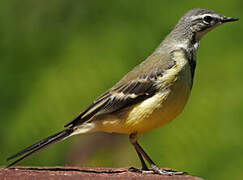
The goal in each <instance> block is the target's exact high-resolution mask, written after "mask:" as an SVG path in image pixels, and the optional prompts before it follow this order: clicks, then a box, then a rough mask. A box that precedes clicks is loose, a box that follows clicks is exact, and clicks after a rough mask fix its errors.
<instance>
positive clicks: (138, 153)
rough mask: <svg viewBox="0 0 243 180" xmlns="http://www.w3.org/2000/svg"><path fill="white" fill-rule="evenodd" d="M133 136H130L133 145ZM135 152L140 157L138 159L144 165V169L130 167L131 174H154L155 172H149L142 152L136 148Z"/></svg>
mask: <svg viewBox="0 0 243 180" xmlns="http://www.w3.org/2000/svg"><path fill="white" fill-rule="evenodd" d="M133 136H134V135H133V134H131V135H130V136H129V139H130V142H131V144H133V138H134V137H133ZM135 150H136V152H137V155H138V157H139V159H140V162H141V164H142V169H137V168H135V167H130V168H129V171H131V172H141V173H151V172H153V171H151V170H149V168H148V167H147V165H146V163H145V161H144V159H143V156H142V155H141V154H140V152H139V151H138V150H137V149H136V148H135Z"/></svg>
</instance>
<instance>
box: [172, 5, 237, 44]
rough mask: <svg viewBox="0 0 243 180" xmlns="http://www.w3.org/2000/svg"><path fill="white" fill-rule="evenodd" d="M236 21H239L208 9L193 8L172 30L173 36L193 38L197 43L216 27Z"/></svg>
mask: <svg viewBox="0 0 243 180" xmlns="http://www.w3.org/2000/svg"><path fill="white" fill-rule="evenodd" d="M237 20H239V19H238V18H234V17H227V16H224V15H222V14H219V13H216V12H214V11H212V10H209V9H203V8H195V9H191V10H189V11H188V12H187V13H185V14H184V16H182V18H181V19H180V20H179V22H178V23H177V25H176V26H175V28H174V31H173V36H174V37H177V38H179V37H182V38H185V39H188V38H191V37H193V38H194V39H195V40H196V41H197V42H198V41H199V40H200V39H201V38H202V37H203V35H205V34H206V33H207V32H209V31H210V30H212V29H213V28H215V27H217V26H218V25H220V24H224V23H226V22H232V21H237ZM188 36H190V37H188Z"/></svg>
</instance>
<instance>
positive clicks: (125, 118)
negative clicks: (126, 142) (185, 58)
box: [96, 68, 191, 134]
mask: <svg viewBox="0 0 243 180" xmlns="http://www.w3.org/2000/svg"><path fill="white" fill-rule="evenodd" d="M190 89H191V74H190V69H189V68H184V69H183V71H181V72H180V73H179V74H178V76H177V77H176V80H175V81H174V82H173V83H172V85H171V86H170V87H168V88H167V89H161V91H160V92H158V93H156V94H155V95H154V96H152V97H150V98H148V99H146V100H145V101H143V102H141V103H139V104H136V105H134V106H132V107H129V108H127V109H124V110H122V111H121V112H119V113H116V114H113V115H107V116H104V117H102V119H97V120H96V125H97V126H98V129H99V130H101V131H105V132H116V133H126V134H131V133H138V134H141V133H144V132H147V131H150V130H152V129H155V128H158V127H160V126H162V125H164V124H166V123H168V122H170V121H171V120H173V119H174V118H175V117H176V116H177V115H178V114H179V113H180V112H181V111H182V110H183V108H184V106H185V104H186V102H187V100H188V97H189V95H190Z"/></svg>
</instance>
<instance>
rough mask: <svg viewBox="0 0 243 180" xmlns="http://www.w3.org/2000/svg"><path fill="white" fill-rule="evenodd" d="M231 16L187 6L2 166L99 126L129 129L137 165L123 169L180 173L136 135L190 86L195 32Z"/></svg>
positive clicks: (168, 113)
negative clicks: (73, 111)
mask: <svg viewBox="0 0 243 180" xmlns="http://www.w3.org/2000/svg"><path fill="white" fill-rule="evenodd" d="M237 20H239V19H238V18H234V17H228V16H224V15H222V14H219V13H217V12H215V11H213V10H209V9H205V8H194V9H191V10H189V11H188V12H186V13H185V14H184V15H183V16H182V17H181V18H180V20H179V21H178V23H177V24H176V25H175V27H174V28H173V29H172V31H171V32H170V33H169V34H168V35H167V36H166V37H165V38H164V40H163V41H162V42H161V43H160V44H159V46H158V47H157V48H156V49H155V50H154V52H153V53H152V54H151V55H150V56H149V57H148V58H146V59H145V60H144V61H143V62H141V63H140V64H139V65H137V66H136V67H134V68H133V69H132V70H131V71H130V72H128V73H127V74H126V75H125V76H124V77H123V78H122V79H121V80H120V81H118V82H117V83H116V84H115V85H114V86H113V87H111V88H110V89H109V90H107V91H106V92H104V93H103V94H102V95H101V96H99V97H98V98H97V99H95V100H94V101H93V102H92V103H91V104H90V105H89V106H87V107H86V108H85V109H84V110H83V111H81V113H80V114H78V116H76V117H75V118H74V119H73V120H72V121H70V122H69V123H67V124H66V125H65V126H64V129H63V130H62V131H60V132H58V133H56V134H54V135H51V136H49V137H47V138H45V139H43V140H41V141H38V142H37V143H35V144H33V145H31V146H29V147H27V148H25V149H23V150H22V151H20V152H18V153H16V154H14V155H12V156H10V157H9V158H7V161H9V160H11V159H15V158H17V157H18V159H17V160H15V161H14V162H12V163H11V164H9V165H8V166H7V167H11V166H13V165H15V164H16V163H18V162H19V161H21V160H23V159H25V158H26V157H28V156H30V155H32V154H33V153H36V152H38V151H39V150H41V149H43V148H45V147H47V146H49V145H51V144H53V143H56V142H58V141H61V140H64V139H66V138H68V137H71V136H73V135H78V134H88V133H94V132H99V131H102V132H108V133H121V134H127V135H129V140H130V142H131V144H132V145H133V147H134V148H135V151H136V153H137V155H138V158H139V159H140V161H141V166H142V167H141V169H137V168H130V169H129V170H131V171H133V172H141V173H146V172H151V173H154V174H165V175H174V174H183V172H180V171H176V170H168V169H162V168H159V167H158V166H157V165H156V164H155V163H154V161H153V160H152V159H151V158H150V157H149V155H148V154H147V153H146V152H145V151H144V149H143V148H142V147H141V146H140V145H139V143H138V137H139V135H141V134H143V133H146V132H148V131H151V130H153V129H156V128H159V127H161V126H163V125H165V124H167V123H169V122H170V121H172V120H173V119H175V117H176V116H177V115H178V114H180V113H181V112H182V110H183V109H184V106H185V105H186V102H187V100H188V98H189V96H190V92H191V89H192V86H193V79H194V74H195V68H196V52H197V49H198V46H199V42H200V40H201V38H202V37H203V36H204V35H205V34H206V33H207V32H209V31H210V30H212V29H214V28H215V27H217V26H219V25H221V24H224V23H227V22H233V21H237ZM146 161H147V163H148V164H149V165H150V168H148V166H147V164H146Z"/></svg>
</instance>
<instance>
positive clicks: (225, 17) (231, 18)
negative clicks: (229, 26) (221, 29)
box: [222, 16, 240, 23]
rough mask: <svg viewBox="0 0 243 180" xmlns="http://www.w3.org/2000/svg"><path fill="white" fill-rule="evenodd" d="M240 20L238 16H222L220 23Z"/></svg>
mask: <svg viewBox="0 0 243 180" xmlns="http://www.w3.org/2000/svg"><path fill="white" fill-rule="evenodd" d="M238 20H240V19H239V18H235V17H227V16H224V17H223V19H222V23H226V22H233V21H238Z"/></svg>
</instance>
